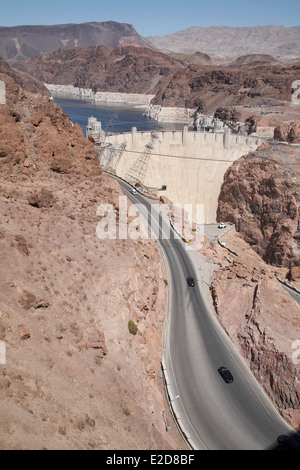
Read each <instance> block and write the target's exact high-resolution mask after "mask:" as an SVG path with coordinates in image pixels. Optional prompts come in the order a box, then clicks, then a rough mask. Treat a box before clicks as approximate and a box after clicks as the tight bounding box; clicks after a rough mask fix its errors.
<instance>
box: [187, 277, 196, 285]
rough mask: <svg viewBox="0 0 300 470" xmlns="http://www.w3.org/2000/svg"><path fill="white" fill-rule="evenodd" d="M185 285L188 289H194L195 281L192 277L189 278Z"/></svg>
mask: <svg viewBox="0 0 300 470" xmlns="http://www.w3.org/2000/svg"><path fill="white" fill-rule="evenodd" d="M187 283H188V285H189V286H190V287H195V281H194V278H193V277H192V276H189V277H188V278H187Z"/></svg>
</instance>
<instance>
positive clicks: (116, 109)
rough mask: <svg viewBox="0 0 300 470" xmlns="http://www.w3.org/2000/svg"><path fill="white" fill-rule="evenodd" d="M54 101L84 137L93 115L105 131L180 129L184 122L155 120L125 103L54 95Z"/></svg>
mask: <svg viewBox="0 0 300 470" xmlns="http://www.w3.org/2000/svg"><path fill="white" fill-rule="evenodd" d="M54 101H55V102H56V103H57V104H58V105H59V106H60V107H61V108H62V110H63V111H64V112H65V113H67V114H69V116H70V120H71V121H72V122H73V123H74V124H75V123H78V124H79V125H80V126H81V128H82V130H83V135H84V136H85V137H86V129H85V126H86V125H87V121H88V118H89V117H91V116H94V117H95V118H97V120H98V121H100V122H101V123H102V129H103V130H104V131H107V132H115V133H118V132H128V131H131V128H132V127H136V128H137V130H138V131H154V130H182V129H183V127H184V125H185V124H178V123H166V122H157V121H155V120H154V119H150V118H147V117H146V116H143V113H144V110H145V108H144V107H134V106H130V105H126V104H119V103H118V104H112V103H109V104H108V103H99V102H98V103H96V102H94V101H88V100H84V99H81V98H77V99H76V98H65V97H64V98H62V97H54Z"/></svg>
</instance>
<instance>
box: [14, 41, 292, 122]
mask: <svg viewBox="0 0 300 470" xmlns="http://www.w3.org/2000/svg"><path fill="white" fill-rule="evenodd" d="M175 57H176V58H175ZM175 57H171V56H169V55H168V54H164V53H161V52H155V51H150V50H149V49H146V48H136V47H121V48H120V47H116V48H109V47H105V46H92V47H86V48H71V49H60V50H58V51H55V52H50V53H47V54H40V55H39V56H37V57H35V58H33V59H31V60H30V61H28V62H23V63H22V64H21V68H22V70H24V71H26V72H27V73H28V74H30V75H31V76H33V77H35V78H36V79H38V80H40V81H42V82H44V83H52V84H59V85H74V86H76V87H81V88H91V89H93V90H94V91H102V92H103V91H104V92H105V91H106V92H120V93H145V94H154V95H156V96H155V98H154V99H153V101H152V104H156V105H162V106H177V107H183V108H184V107H187V108H192V109H199V110H201V111H202V112H204V113H207V114H210V113H214V112H215V111H216V109H217V108H219V107H226V106H237V105H249V104H255V105H261V104H265V102H266V100H267V101H268V100H269V101H270V100H271V101H272V100H277V101H290V100H291V92H292V90H291V84H292V83H293V81H295V80H297V79H298V77H299V67H298V68H297V67H296V66H294V67H290V68H289V67H281V68H277V67H271V68H270V60H269V61H268V60H266V61H265V62H260V63H259V64H258V66H257V67H255V69H254V70H252V68H251V66H249V64H248V63H246V65H244V66H243V65H242V64H243V63H244V62H245V60H242V63H241V65H238V66H228V67H225V66H220V65H219V66H216V65H213V64H211V65H210V60H209V57H208V56H204V55H203V54H201V55H199V54H194V55H190V56H186V55H185V56H182V55H175ZM251 60H252V59H251ZM253 60H254V59H253ZM260 60H262V59H261V58H260ZM203 61H204V62H205V64H203ZM187 62H190V63H187ZM199 62H200V63H199ZM271 63H272V62H271Z"/></svg>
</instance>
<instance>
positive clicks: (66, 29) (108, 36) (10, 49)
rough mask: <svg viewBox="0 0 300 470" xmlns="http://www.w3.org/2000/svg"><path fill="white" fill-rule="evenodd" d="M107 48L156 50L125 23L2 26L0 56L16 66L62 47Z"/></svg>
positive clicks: (0, 30) (0, 28) (0, 31)
mask: <svg viewBox="0 0 300 470" xmlns="http://www.w3.org/2000/svg"><path fill="white" fill-rule="evenodd" d="M94 44H103V45H105V46H125V45H132V46H136V47H149V48H150V49H156V48H155V46H152V45H151V44H150V43H149V42H148V41H147V40H146V39H144V38H143V37H142V36H140V35H139V34H138V33H137V32H136V30H135V29H134V27H133V26H132V25H130V24H126V23H116V22H114V21H107V22H102V23H96V22H92V23H82V24H62V25H53V26H14V27H0V56H1V57H3V58H4V59H6V60H7V61H9V62H10V63H15V62H19V61H23V60H26V59H29V58H32V57H34V56H36V55H38V54H39V53H40V52H49V51H55V50H57V49H60V48H61V47H65V48H70V47H85V46H92V45H94Z"/></svg>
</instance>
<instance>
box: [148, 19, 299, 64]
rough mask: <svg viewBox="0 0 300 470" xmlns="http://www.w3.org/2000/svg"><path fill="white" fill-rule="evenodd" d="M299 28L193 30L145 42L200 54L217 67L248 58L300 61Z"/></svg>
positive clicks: (195, 27)
mask: <svg viewBox="0 0 300 470" xmlns="http://www.w3.org/2000/svg"><path fill="white" fill-rule="evenodd" d="M299 38H300V27H299V26H295V27H291V28H287V27H285V26H276V25H266V26H252V27H251V26H250V27H249V26H245V27H241V28H234V27H229V26H211V27H208V28H205V27H200V26H193V27H191V28H188V29H185V30H183V31H178V32H175V33H173V34H169V35H167V36H152V37H148V38H147V39H148V40H149V41H150V42H151V43H152V44H153V45H154V46H156V47H159V48H161V49H163V50H168V51H173V52H177V53H191V52H196V51H201V52H203V53H205V54H208V55H209V56H211V57H212V59H213V60H214V61H218V63H226V62H227V63H229V62H231V61H232V59H236V58H238V57H239V56H244V55H249V54H269V55H271V56H272V57H275V59H279V60H286V61H292V60H293V59H294V58H298V59H299V49H297V47H296V44H299Z"/></svg>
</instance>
